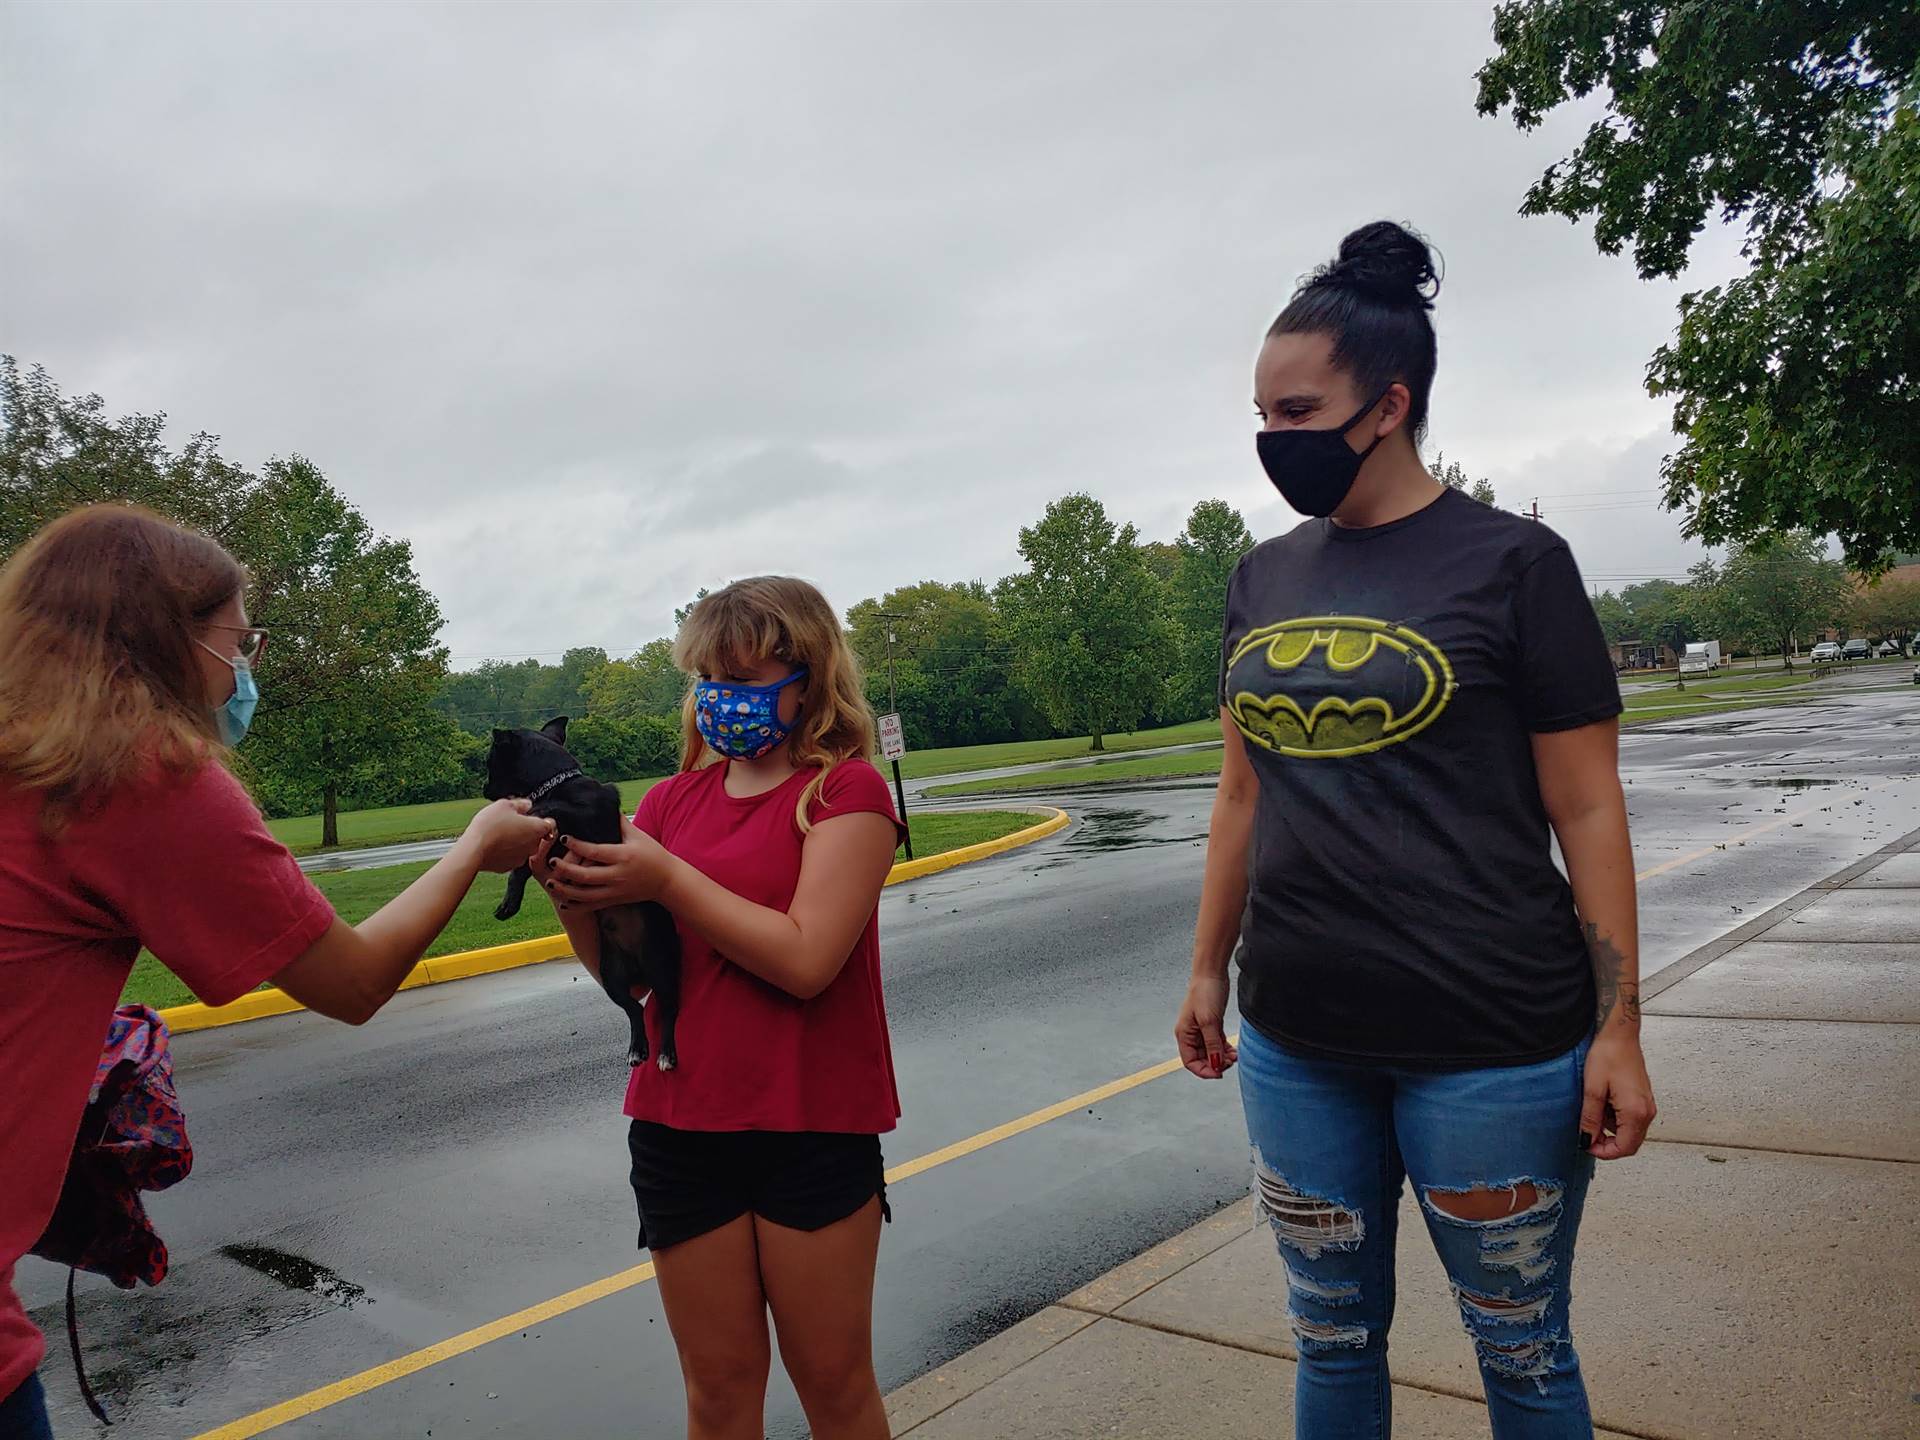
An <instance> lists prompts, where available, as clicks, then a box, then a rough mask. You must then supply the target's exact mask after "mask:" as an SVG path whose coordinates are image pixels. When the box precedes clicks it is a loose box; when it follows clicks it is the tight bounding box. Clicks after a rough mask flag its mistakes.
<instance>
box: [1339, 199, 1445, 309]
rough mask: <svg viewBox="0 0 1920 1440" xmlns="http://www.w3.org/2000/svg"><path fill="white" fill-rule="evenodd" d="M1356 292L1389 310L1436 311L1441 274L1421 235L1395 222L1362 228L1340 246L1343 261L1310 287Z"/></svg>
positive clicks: (1382, 222)
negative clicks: (1396, 307) (1401, 307)
mask: <svg viewBox="0 0 1920 1440" xmlns="http://www.w3.org/2000/svg"><path fill="white" fill-rule="evenodd" d="M1308 283H1309V284H1310V285H1313V286H1320V285H1326V286H1332V287H1335V288H1338V289H1342V290H1352V291H1356V292H1358V293H1360V294H1363V295H1367V296H1370V297H1372V298H1373V299H1375V300H1379V301H1382V302H1384V303H1385V304H1388V305H1407V306H1416V305H1417V306H1419V307H1420V308H1421V309H1423V310H1431V309H1432V308H1433V297H1434V296H1436V295H1438V294H1439V293H1440V274H1439V272H1438V271H1437V270H1436V269H1435V268H1434V263H1433V251H1432V249H1431V248H1429V246H1428V245H1427V242H1426V241H1425V240H1424V239H1422V238H1421V237H1420V236H1419V235H1418V234H1417V233H1415V232H1414V231H1412V230H1410V229H1408V228H1407V227H1406V226H1404V225H1396V224H1394V222H1393V221H1391V220H1375V221H1374V222H1373V223H1372V224H1371V225H1362V226H1361V227H1360V228H1359V229H1358V230H1355V231H1354V232H1353V233H1352V234H1350V235H1348V236H1347V238H1346V239H1344V240H1342V241H1341V242H1340V257H1339V258H1338V259H1337V260H1335V261H1334V262H1333V263H1332V264H1330V265H1327V266H1324V267H1322V268H1321V269H1320V271H1319V272H1318V273H1317V274H1315V275H1314V277H1313V279H1312V280H1311V281H1309V282H1308Z"/></svg>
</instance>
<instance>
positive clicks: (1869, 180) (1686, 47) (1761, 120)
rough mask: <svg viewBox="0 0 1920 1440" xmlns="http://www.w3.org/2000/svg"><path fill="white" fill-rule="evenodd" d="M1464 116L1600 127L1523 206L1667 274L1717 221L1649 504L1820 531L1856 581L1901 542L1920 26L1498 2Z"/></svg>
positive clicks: (1770, 12)
mask: <svg viewBox="0 0 1920 1440" xmlns="http://www.w3.org/2000/svg"><path fill="white" fill-rule="evenodd" d="M1494 40H1495V42H1496V44H1497V45H1498V46H1499V47H1500V53H1499V54H1497V55H1496V56H1495V57H1494V58H1493V59H1491V60H1490V61H1488V62H1487V64H1486V65H1485V66H1484V67H1483V68H1482V69H1481V71H1480V75H1479V80H1480V92H1479V101H1478V104H1479V109H1480V112H1481V113H1482V114H1494V113H1497V112H1499V111H1500V110H1502V109H1511V112H1512V115H1513V119H1514V121H1515V123H1516V124H1518V125H1519V126H1520V127H1521V128H1522V129H1532V128H1533V127H1535V126H1537V125H1539V124H1540V123H1541V121H1542V120H1543V119H1544V118H1545V116H1546V115H1547V114H1548V113H1549V112H1551V111H1553V110H1555V109H1556V108H1558V107H1559V106H1561V105H1562V104H1565V103H1568V102H1571V101H1575V100H1579V99H1584V98H1585V97H1587V96H1588V95H1591V94H1593V93H1595V92H1602V93H1604V95H1605V97H1606V114H1605V115H1604V116H1603V117H1602V118H1600V119H1599V120H1597V121H1595V122H1594V124H1593V125H1592V126H1591V127H1590V128H1589V130H1588V131H1587V134H1586V138H1585V139H1584V140H1583V141H1582V143H1581V144H1580V146H1579V147H1578V148H1577V149H1576V150H1575V151H1574V153H1573V154H1572V155H1571V156H1569V157H1567V158H1566V159H1564V160H1561V161H1558V162H1556V163H1555V164H1554V165H1552V166H1551V167H1549V168H1548V170H1547V172H1546V173H1545V175H1543V176H1542V177H1541V179H1540V180H1539V181H1538V182H1537V183H1536V184H1535V185H1534V186H1533V188H1532V189H1531V190H1529V191H1528V193H1527V196H1526V200H1525V203H1524V204H1523V205H1522V207H1521V208H1522V211H1523V213H1526V214H1530V215H1547V214H1558V215H1564V216H1566V217H1568V218H1569V219H1580V218H1583V217H1587V216H1591V217H1592V218H1593V220H1594V235H1595V240H1596V242H1597V244H1598V245H1599V247H1600V249H1601V250H1602V252H1604V253H1606V254H1609V255H1614V254H1618V253H1620V251H1621V250H1622V249H1624V248H1626V247H1627V246H1629V245H1630V246H1632V248H1633V255H1634V262H1635V264H1636V266H1637V268H1638V269H1639V272H1640V274H1641V275H1642V276H1645V277H1648V278H1653V277H1657V276H1677V275H1678V274H1679V273H1680V272H1681V270H1682V269H1683V268H1684V267H1685V265H1686V262H1687V258H1688V255H1689V252H1690V251H1691V249H1692V245H1693V239H1694V237H1695V236H1696V235H1697V234H1698V233H1699V232H1700V231H1701V230H1702V229H1703V228H1705V225H1706V223H1707V220H1708V218H1709V216H1710V215H1711V214H1713V213H1714V212H1715V211H1718V213H1719V214H1720V215H1721V216H1722V217H1723V218H1725V219H1728V220H1744V221H1745V224H1746V253H1747V256H1748V258H1749V260H1750V261H1751V262H1752V268H1751V270H1750V271H1749V272H1748V273H1747V274H1746V275H1744V276H1742V277H1740V278H1739V279H1737V280H1734V281H1732V282H1731V283H1729V284H1726V285H1720V286H1714V287H1712V288H1710V289H1707V290H1705V291H1701V292H1694V293H1690V294H1688V295H1686V296H1684V297H1683V298H1682V300H1681V305H1680V325H1679V329H1678V333H1677V334H1676V336H1675V338H1674V340H1673V341H1672V342H1671V343H1670V344H1667V345H1665V346H1662V347H1661V348H1660V349H1659V350H1658V351H1657V352H1656V353H1655V355H1654V357H1653V359H1652V362H1651V363H1650V365H1649V366H1648V371H1647V377H1648V389H1649V390H1650V391H1651V392H1652V393H1653V394H1655V395H1660V396H1669V397H1671V398H1672V399H1673V401H1674V428H1675V431H1676V432H1677V433H1678V434H1680V435H1681V436H1682V437H1684V438H1683V441H1682V444H1681V447H1680V449H1679V450H1678V451H1677V452H1675V453H1674V454H1673V455H1670V456H1668V457H1667V459H1666V462H1665V465H1664V467H1663V468H1664V475H1665V479H1666V503H1667V505H1668V507H1669V508H1671V509H1682V508H1684V509H1686V510H1687V512H1688V513H1687V519H1686V530H1687V533H1688V534H1690V535H1695V536H1698V537H1700V538H1702V539H1705V540H1707V541H1709V542H1714V543H1719V542H1726V541H1745V540H1750V539H1757V538H1759V537H1762V536H1766V535H1769V534H1784V532H1787V531H1790V530H1795V529H1805V530H1808V531H1811V532H1813V533H1815V534H1837V535H1838V536H1839V537H1840V539H1841V543H1842V545H1843V546H1844V549H1845V553H1846V559H1847V561H1848V563H1849V564H1850V565H1852V566H1853V567H1854V568H1855V569H1858V570H1861V571H1865V572H1868V573H1875V572H1877V571H1878V570H1880V569H1882V568H1884V566H1885V564H1886V562H1887V560H1888V559H1889V557H1890V556H1891V555H1892V553H1893V552H1895V551H1896V550H1900V549H1913V548H1915V547H1916V545H1920V290H1917V289H1916V280H1915V276H1916V275H1920V206H1916V204H1915V200H1914V194H1915V191H1914V184H1915V182H1914V177H1915V176H1916V175H1920V113H1917V111H1916V106H1920V19H1916V11H1915V9H1914V7H1913V4H1912V0H1831V3H1825V4H1812V3H1807V0H1741V3H1737V4H1713V3H1683V4H1674V3H1672V0H1507V3H1503V4H1500V5H1498V6H1496V8H1495V11H1494Z"/></svg>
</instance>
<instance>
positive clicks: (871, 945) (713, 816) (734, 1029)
mask: <svg viewBox="0 0 1920 1440" xmlns="http://www.w3.org/2000/svg"><path fill="white" fill-rule="evenodd" d="M815 773H817V772H815V771H814V770H812V769H804V770H800V771H797V772H795V774H794V775H793V776H792V777H791V778H789V779H788V780H787V781H785V782H784V783H783V784H780V785H776V786H775V787H774V788H773V789H771V790H769V791H767V792H766V793H765V794H764V795H754V796H750V797H748V798H746V799H736V798H735V797H733V796H731V795H729V794H727V792H726V776H727V766H726V765H725V764H724V763H722V764H716V765H709V766H708V767H707V768H705V769H704V770H692V771H688V772H686V773H685V774H681V775H676V776H674V777H673V778H672V779H669V780H664V781H662V782H661V783H660V784H658V785H656V786H654V787H653V788H652V789H651V790H649V791H648V792H647V793H646V795H645V797H643V798H642V799H641V801H640V809H639V811H638V812H637V813H636V814H635V815H634V817H633V823H634V824H635V826H637V827H638V828H639V829H641V830H643V831H645V832H646V833H647V834H649V835H651V836H653V838H654V839H656V840H658V841H659V842H660V843H661V844H662V845H664V846H665V847H666V848H667V849H668V850H670V851H671V852H673V853H674V854H675V855H677V856H679V857H680V858H681V859H682V860H685V861H686V862H687V863H688V864H690V865H692V866H693V867H694V868H695V869H697V870H699V871H700V872H701V873H702V874H704V875H706V876H707V877H708V878H710V879H712V880H715V881H718V882H719V883H720V884H722V885H724V886H726V887H727V889H729V890H731V891H733V893H734V894H736V895H738V896H740V897H742V898H743V899H747V900H751V901H753V902H754V903H755V904H758V905H765V906H767V907H768V908H770V909H774V910H779V911H783V912H784V911H785V910H786V909H787V907H788V906H790V905H791V904H793V892H794V890H795V889H796V888H797V887H798V885H799V883H800V847H801V844H802V838H803V837H802V836H801V834H800V828H799V826H798V825H796V824H795V823H794V807H795V805H797V804H798V803H799V800H800V792H801V791H802V790H804V789H805V788H806V786H807V784H808V782H809V781H811V780H812V779H813V777H814V775H815ZM862 811H872V812H873V813H875V814H878V815H885V816H886V817H887V818H888V819H889V820H894V821H895V823H896V824H898V820H897V818H896V817H895V815H894V809H893V796H892V795H890V794H889V793H888V791H887V782H886V781H885V780H883V779H881V778H880V772H879V771H878V770H876V769H874V768H873V766H872V765H870V764H868V763H867V762H866V761H865V760H843V761H841V762H840V763H839V764H838V765H835V766H834V767H833V769H831V770H830V771H828V772H827V778H826V781H825V783H824V784H823V785H822V786H821V787H820V793H819V794H818V795H817V796H816V797H815V799H814V801H813V806H812V809H811V811H810V812H809V818H810V819H811V820H812V821H813V823H814V824H816V825H818V824H819V823H821V822H822V821H824V820H830V819H832V818H833V817H834V816H836V815H853V814H858V813H860V812H862ZM679 929H680V944H681V952H682V953H681V972H680V1020H679V1025H678V1027H677V1030H676V1035H675V1038H676V1040H677V1041H678V1044H679V1050H680V1065H679V1068H678V1069H676V1070H673V1071H670V1072H667V1073H665V1074H663V1073H661V1071H660V1069H659V1068H658V1067H657V1066H655V1065H654V1064H653V1063H652V1062H651V1061H649V1062H648V1063H647V1064H645V1065H641V1066H638V1067H636V1068H635V1070H634V1071H633V1075H632V1078H631V1079H630V1080H629V1081H628V1082H627V1104H626V1113H627V1114H628V1115H630V1116H632V1117H633V1118H634V1119H636V1120H651V1121H654V1122H656V1123H658V1124H662V1125H670V1126H672V1127H674V1128H675V1129H677V1130H786V1131H793V1130H825V1131H834V1132H838V1133H842V1134H854V1135H878V1134H882V1133H884V1132H885V1131H888V1130H891V1129H893V1125H894V1121H896V1120H898V1119H899V1118H900V1092H899V1090H898V1089H897V1088H896V1087H895V1085H894V1079H893V1052H892V1050H891V1048H890V1047H889V1045H888V1043H887V1012H886V1006H885V1004H884V1003H883V1001H882V999H881V995H880V913H879V908H878V907H877V906H876V907H875V909H874V914H873V916H872V918H870V919H869V920H868V921H867V927H866V929H865V930H863V931H861V932H860V938H859V940H858V941H856V942H855V944H854V947H853V951H852V953H851V954H850V955H849V956H848V957H847V963H846V964H845V965H844V966H842V967H841V970H840V973H839V974H838V975H837V976H835V977H834V980H833V983H832V984H830V985H828V986H827V988H826V989H825V990H823V991H821V992H820V993H819V994H818V995H816V996H814V997H813V999H811V1000H799V999H795V998H794V997H793V996H791V995H789V994H787V993H786V991H784V990H781V989H778V988H777V987H775V986H772V985H769V984H768V983H767V982H766V981H764V980H762V979H760V978H759V977H757V976H755V975H752V974H750V973H749V972H747V971H745V970H742V969H741V968H740V967H739V966H737V965H734V964H731V963H730V962H728V961H727V960H726V959H725V958H723V957H722V956H720V955H717V954H715V953H714V949H713V947H712V946H711V945H709V944H708V943H707V941H706V939H705V938H704V937H703V936H701V935H700V934H699V933H698V932H697V931H694V930H692V929H690V928H689V927H688V926H687V925H686V924H685V923H684V922H682V923H681V924H680V927H679ZM647 1035H648V1041H649V1043H650V1045H651V1046H652V1047H653V1049H654V1053H655V1054H658V1053H659V1051H658V1047H659V1043H660V1040H659V1028H658V1025H657V1023H656V1020H655V1016H654V1007H653V1006H652V1005H651V1004H649V1005H648V1006H647Z"/></svg>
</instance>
